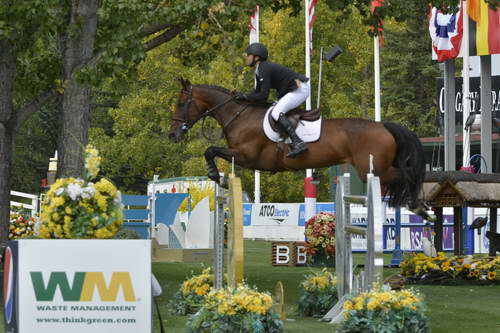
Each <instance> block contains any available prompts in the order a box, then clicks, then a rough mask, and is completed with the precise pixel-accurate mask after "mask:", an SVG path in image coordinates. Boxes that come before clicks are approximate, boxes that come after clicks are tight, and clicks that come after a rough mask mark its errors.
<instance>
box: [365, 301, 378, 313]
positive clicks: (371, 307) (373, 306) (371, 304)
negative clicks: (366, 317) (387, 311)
mask: <svg viewBox="0 0 500 333" xmlns="http://www.w3.org/2000/svg"><path fill="white" fill-rule="evenodd" d="M378 305H379V302H378V301H376V300H371V301H369V302H368V304H367V305H366V308H367V309H368V310H369V311H373V310H375V309H376V308H377V306H378Z"/></svg>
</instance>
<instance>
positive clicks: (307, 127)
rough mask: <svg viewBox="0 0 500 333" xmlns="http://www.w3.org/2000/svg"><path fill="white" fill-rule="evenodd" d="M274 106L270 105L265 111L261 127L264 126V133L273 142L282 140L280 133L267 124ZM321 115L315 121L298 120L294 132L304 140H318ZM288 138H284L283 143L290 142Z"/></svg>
mask: <svg viewBox="0 0 500 333" xmlns="http://www.w3.org/2000/svg"><path fill="white" fill-rule="evenodd" d="M273 107H274V106H271V107H270V108H269V109H268V110H267V112H266V116H265V117H264V122H263V127H264V133H266V136H267V137H268V138H269V140H271V141H274V142H280V141H282V139H281V137H280V135H279V133H278V132H276V131H274V130H273V129H272V127H271V125H270V124H269V112H271V111H272V109H273ZM321 119H322V118H321V117H320V118H319V119H318V120H315V121H305V120H301V121H299V124H298V126H297V128H296V129H295V132H296V133H297V135H298V136H299V138H301V139H302V141H304V142H315V141H318V140H319V137H320V135H321ZM290 142H291V141H290V138H287V139H286V140H285V143H290Z"/></svg>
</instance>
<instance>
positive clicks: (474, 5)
mask: <svg viewBox="0 0 500 333" xmlns="http://www.w3.org/2000/svg"><path fill="white" fill-rule="evenodd" d="M467 5H468V6H469V7H468V11H467V12H468V13H469V17H470V18H471V19H472V20H474V21H475V22H479V20H480V19H481V2H480V0H468V1H467Z"/></svg>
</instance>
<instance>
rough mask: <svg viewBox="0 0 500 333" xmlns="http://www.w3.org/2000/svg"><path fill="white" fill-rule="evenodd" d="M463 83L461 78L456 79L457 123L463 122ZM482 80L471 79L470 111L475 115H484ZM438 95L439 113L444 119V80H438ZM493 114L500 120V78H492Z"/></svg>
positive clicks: (477, 78)
mask: <svg viewBox="0 0 500 333" xmlns="http://www.w3.org/2000/svg"><path fill="white" fill-rule="evenodd" d="M462 82H463V79H462V78H461V77H457V78H455V123H456V124H461V123H462V122H463V114H462V112H463V108H464V106H463V104H462V100H463V99H462ZM480 88H481V78H479V77H471V78H470V93H469V94H470V97H471V98H470V101H471V103H470V111H471V112H474V113H482V110H481V89H480ZM437 95H438V96H439V102H438V104H439V105H438V106H439V111H440V113H439V114H440V116H441V118H442V119H444V112H445V107H444V79H442V78H441V79H437ZM491 112H492V116H493V117H496V118H500V76H493V77H492V78H491Z"/></svg>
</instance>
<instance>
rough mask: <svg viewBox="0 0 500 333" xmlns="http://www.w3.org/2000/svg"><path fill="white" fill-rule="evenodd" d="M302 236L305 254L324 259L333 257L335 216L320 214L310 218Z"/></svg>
mask: <svg viewBox="0 0 500 333" xmlns="http://www.w3.org/2000/svg"><path fill="white" fill-rule="evenodd" d="M304 234H305V237H306V242H305V251H306V253H307V254H309V255H310V256H313V257H314V256H323V257H326V258H330V257H331V256H333V255H335V215H333V214H331V213H325V212H321V213H319V214H316V215H315V216H313V217H311V218H310V219H309V220H308V221H307V223H306V226H305V232H304Z"/></svg>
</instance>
